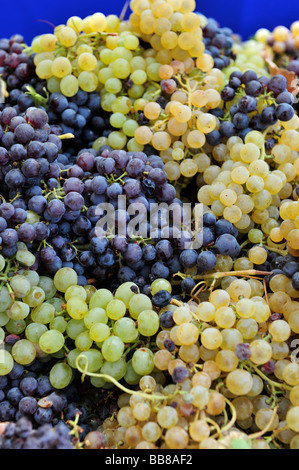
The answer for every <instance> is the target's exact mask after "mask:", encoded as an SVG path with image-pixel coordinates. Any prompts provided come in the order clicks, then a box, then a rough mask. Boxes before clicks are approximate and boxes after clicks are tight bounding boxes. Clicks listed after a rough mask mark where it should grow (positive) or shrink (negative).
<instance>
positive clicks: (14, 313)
mask: <svg viewBox="0 0 299 470" xmlns="http://www.w3.org/2000/svg"><path fill="white" fill-rule="evenodd" d="M29 312H30V308H29V305H27V304H25V303H24V302H20V301H19V300H16V301H15V302H14V303H13V304H11V306H10V307H9V308H8V309H7V310H6V313H7V315H8V316H9V318H11V319H12V320H24V318H26V317H28V315H29Z"/></svg>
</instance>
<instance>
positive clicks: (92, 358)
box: [78, 349, 103, 372]
mask: <svg viewBox="0 0 299 470" xmlns="http://www.w3.org/2000/svg"><path fill="white" fill-rule="evenodd" d="M85 358H87V360H88V363H87V372H95V371H96V370H98V369H100V368H101V367H102V365H103V356H102V353H101V352H100V351H98V350H97V349H89V350H88V351H84V352H81V353H80V354H79V356H78V364H79V366H80V367H81V368H83V369H85V367H86V360H85Z"/></svg>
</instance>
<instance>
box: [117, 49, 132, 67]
mask: <svg viewBox="0 0 299 470" xmlns="http://www.w3.org/2000/svg"><path fill="white" fill-rule="evenodd" d="M112 57H113V62H114V63H115V62H116V60H117V59H121V58H122V59H124V60H126V61H127V62H130V61H131V60H132V58H133V54H132V52H131V51H129V50H128V49H126V48H125V47H123V46H117V47H116V48H115V49H113V51H112Z"/></svg>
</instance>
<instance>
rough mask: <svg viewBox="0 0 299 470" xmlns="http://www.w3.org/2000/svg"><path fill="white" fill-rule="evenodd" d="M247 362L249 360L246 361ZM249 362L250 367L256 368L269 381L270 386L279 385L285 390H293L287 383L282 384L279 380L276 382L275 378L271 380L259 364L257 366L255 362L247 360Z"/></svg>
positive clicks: (278, 386)
mask: <svg viewBox="0 0 299 470" xmlns="http://www.w3.org/2000/svg"><path fill="white" fill-rule="evenodd" d="M246 362H247V361H246ZM247 364H248V365H249V367H250V368H252V369H254V370H255V372H256V373H257V374H258V375H259V376H260V377H261V378H262V379H264V380H265V381H266V382H268V384H269V385H270V386H273V387H277V388H282V389H284V390H290V391H291V390H292V387H290V386H289V385H286V383H283V384H280V383H279V382H275V381H274V380H271V379H269V378H268V377H267V376H266V375H265V374H264V373H263V372H262V371H261V370H260V369H259V368H258V367H257V366H255V365H254V364H252V363H251V362H247Z"/></svg>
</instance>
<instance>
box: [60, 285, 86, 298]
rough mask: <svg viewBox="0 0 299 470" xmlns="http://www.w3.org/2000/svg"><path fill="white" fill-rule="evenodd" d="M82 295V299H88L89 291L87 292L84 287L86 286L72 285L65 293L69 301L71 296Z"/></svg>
mask: <svg viewBox="0 0 299 470" xmlns="http://www.w3.org/2000/svg"><path fill="white" fill-rule="evenodd" d="M74 296H76V297H80V299H82V300H86V299H87V293H86V290H85V289H84V287H82V286H75V285H73V286H70V287H68V288H67V290H66V292H65V294H64V298H65V300H66V301H68V300H69V299H70V298H71V297H74Z"/></svg>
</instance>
